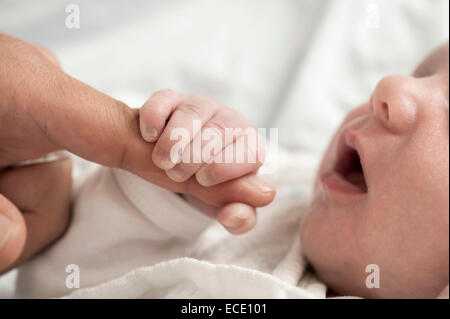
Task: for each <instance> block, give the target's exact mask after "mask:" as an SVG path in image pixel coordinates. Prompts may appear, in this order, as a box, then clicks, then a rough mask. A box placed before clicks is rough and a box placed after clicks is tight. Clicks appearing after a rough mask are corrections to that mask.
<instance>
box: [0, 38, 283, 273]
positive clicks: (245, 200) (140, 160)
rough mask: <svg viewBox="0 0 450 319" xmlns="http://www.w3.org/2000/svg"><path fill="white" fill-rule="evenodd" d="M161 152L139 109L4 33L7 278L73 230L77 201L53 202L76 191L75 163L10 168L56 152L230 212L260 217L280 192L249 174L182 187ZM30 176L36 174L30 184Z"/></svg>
mask: <svg viewBox="0 0 450 319" xmlns="http://www.w3.org/2000/svg"><path fill="white" fill-rule="evenodd" d="M154 147H155V145H154V144H153V143H148V142H146V141H145V140H144V139H143V138H142V136H141V133H140V128H139V111H137V110H133V109H131V108H129V107H128V106H127V105H125V104H124V103H122V102H120V101H117V100H115V99H113V98H111V97H109V96H107V95H105V94H103V93H101V92H99V91H97V90H95V89H93V88H92V87H90V86H88V85H86V84H84V83H82V82H80V81H78V80H76V79H74V78H72V77H70V76H69V75H67V74H66V73H64V72H63V71H62V70H61V68H60V66H59V64H58V62H57V60H56V59H55V58H54V57H53V55H52V54H51V53H49V52H48V51H46V50H44V49H42V48H39V47H36V46H33V45H30V44H28V43H25V42H23V41H20V40H18V39H15V38H13V37H10V36H8V35H5V34H0V185H1V188H0V273H2V272H4V271H6V270H7V269H10V268H11V267H12V266H14V265H17V264H18V263H19V262H22V261H24V260H25V259H26V258H29V257H30V256H32V255H33V254H35V253H36V252H38V251H39V250H40V249H42V248H44V247H45V246H47V245H48V244H50V243H51V242H52V241H53V240H55V239H57V238H58V237H59V236H61V234H62V233H63V231H64V229H65V228H66V227H67V223H68V221H69V217H70V209H69V208H70V201H68V200H64V201H63V203H59V204H58V205H55V206H52V205H51V203H52V202H55V201H56V202H58V201H59V198H60V199H61V200H62V199H65V198H66V197H65V196H66V195H67V194H68V193H70V187H71V186H70V183H69V182H68V181H69V180H70V178H69V177H70V169H69V167H70V163H68V162H62V163H51V164H47V165H34V166H33V167H29V168H22V169H18V168H15V169H12V168H11V165H12V164H15V163H18V162H21V161H24V160H30V159H35V158H39V157H41V156H43V155H45V154H47V153H49V152H52V151H55V150H60V149H66V150H68V151H70V152H72V153H74V154H76V155H78V156H81V157H83V158H85V159H87V160H90V161H93V162H96V163H99V164H102V165H105V166H109V167H115V168H122V169H126V170H128V171H130V172H132V173H134V174H136V175H138V176H140V177H142V178H144V179H146V180H148V181H149V182H152V183H154V184H156V185H159V186H161V187H164V188H166V189H169V190H171V191H174V192H178V193H183V194H188V195H191V196H193V197H196V198H198V199H200V200H201V201H203V202H205V203H207V204H209V205H212V206H215V207H217V208H218V210H219V212H220V211H222V210H223V213H222V214H225V215H227V214H231V213H232V212H233V210H230V209H229V207H230V204H232V203H236V204H237V205H240V207H245V209H246V210H247V212H249V211H251V213H252V215H251V218H254V217H255V216H254V214H255V208H256V207H260V206H265V205H267V204H268V203H270V202H271V201H272V200H273V198H274V196H275V190H274V188H273V187H272V186H271V185H268V184H267V183H266V182H264V181H263V180H262V179H261V178H259V177H257V176H256V175H255V174H252V173H251V171H250V170H249V171H248V173H249V174H242V177H240V178H237V179H233V180H230V181H227V182H224V183H221V184H218V185H214V186H211V187H204V186H202V185H200V184H199V183H198V182H197V180H196V179H195V177H191V178H189V179H187V180H186V181H184V182H175V181H173V180H172V179H170V178H169V177H167V175H166V173H165V172H164V170H161V169H160V168H159V167H157V166H156V165H155V164H154V163H153V161H152V153H153V149H154ZM24 175H29V182H28V183H25V182H24V181H26V180H27V178H26V176H24ZM55 179H60V180H57V181H55ZM20 181H21V183H22V184H19V182H20ZM19 185H21V186H24V185H26V187H25V188H24V187H20V186H19ZM38 201H39V205H37V202H38ZM34 204H36V205H37V206H35V205H34ZM28 210H30V211H32V214H27V211H28ZM236 211H237V210H236ZM32 216H39V218H38V217H36V218H34V217H32ZM34 219H36V220H37V219H39V220H40V222H34V221H33V220H34ZM44 224H45V225H44ZM248 225H251V224H248ZM241 230H242V231H243V232H245V231H247V230H248V229H247V228H245V227H244V228H242V229H241Z"/></svg>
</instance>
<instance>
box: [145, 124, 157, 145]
mask: <svg viewBox="0 0 450 319" xmlns="http://www.w3.org/2000/svg"><path fill="white" fill-rule="evenodd" d="M141 134H142V138H143V139H144V140H145V141H147V142H154V141H156V140H157V138H158V130H157V129H156V128H154V127H150V128H146V127H145V126H141Z"/></svg>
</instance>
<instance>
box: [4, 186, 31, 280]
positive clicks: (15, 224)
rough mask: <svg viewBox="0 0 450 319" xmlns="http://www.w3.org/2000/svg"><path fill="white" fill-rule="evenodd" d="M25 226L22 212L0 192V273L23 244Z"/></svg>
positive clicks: (16, 255)
mask: <svg viewBox="0 0 450 319" xmlns="http://www.w3.org/2000/svg"><path fill="white" fill-rule="evenodd" d="M25 240H26V227H25V221H24V219H23V216H22V214H21V213H20V211H19V210H18V209H17V207H16V206H15V205H14V204H12V203H11V202H10V201H9V200H8V199H7V198H6V197H4V196H3V195H2V194H0V274H1V273H3V272H6V271H7V270H9V269H10V268H11V267H12V265H13V264H14V263H15V262H16V260H17V259H18V258H19V256H20V255H21V253H22V251H23V248H24V246H25Z"/></svg>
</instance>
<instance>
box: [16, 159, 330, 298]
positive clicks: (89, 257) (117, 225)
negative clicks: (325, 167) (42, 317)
mask: <svg viewBox="0 0 450 319" xmlns="http://www.w3.org/2000/svg"><path fill="white" fill-rule="evenodd" d="M280 159H281V162H280V167H279V170H278V171H277V172H275V173H274V174H273V175H271V176H266V177H267V178H269V179H272V181H273V182H274V183H275V184H277V185H278V186H279V189H280V194H279V196H278V197H277V199H276V200H275V202H274V203H272V204H270V205H269V206H268V207H267V208H264V209H261V210H260V212H259V222H258V224H257V226H256V227H255V229H254V230H252V231H251V232H249V233H248V234H245V235H242V236H233V235H230V234H229V233H227V232H226V231H225V230H224V229H223V228H222V226H221V225H219V224H218V223H217V222H214V221H213V220H212V219H210V218H208V217H206V216H205V215H203V214H201V213H200V212H198V211H196V210H195V209H194V208H193V207H191V206H190V205H189V204H188V203H187V202H186V201H185V200H184V199H183V198H182V197H180V196H178V195H176V194H174V193H171V192H169V191H166V190H163V189H161V188H159V187H156V186H154V185H152V184H150V183H148V182H145V181H144V180H142V179H140V178H139V177H137V176H134V175H132V174H130V173H128V172H126V171H123V170H113V169H109V168H96V169H95V170H93V172H92V173H91V175H90V176H89V177H88V178H87V179H86V180H85V181H84V183H83V184H82V185H81V186H80V187H79V189H78V194H77V195H76V196H75V200H74V213H73V218H72V221H71V225H70V228H69V230H68V231H67V233H66V235H65V236H64V237H63V238H62V239H60V240H59V241H58V242H57V243H56V244H54V245H53V246H52V247H50V248H49V249H48V250H46V251H45V252H44V253H42V254H41V255H39V256H38V257H36V258H34V259H33V260H32V261H30V262H28V263H27V264H26V265H24V266H23V267H21V269H20V271H19V277H18V278H19V279H18V290H17V297H26V298H29V297H33V298H36V297H39V298H42V297H61V296H63V295H67V294H69V293H71V292H72V290H71V289H69V288H67V287H66V278H67V276H68V275H69V274H68V273H66V267H67V265H70V264H76V265H77V266H78V267H79V269H80V286H81V288H85V289H80V290H77V291H75V292H74V293H73V294H72V296H71V297H88V298H89V297H90V298H102V297H111V298H118V297H121V298H138V297H146V298H231V297H234V298H324V297H325V292H326V289H325V286H324V285H323V284H321V283H320V282H318V281H317V280H315V279H314V278H313V277H312V276H311V275H310V274H306V275H305V270H306V269H305V268H306V262H305V260H304V258H303V256H302V250H301V245H300V241H299V233H298V229H299V220H300V218H301V215H302V213H303V212H304V211H305V208H306V207H307V205H308V201H309V198H310V196H309V195H310V190H311V185H312V176H313V174H314V171H315V163H317V161H315V160H313V159H312V158H308V157H306V156H303V155H298V156H294V155H289V156H288V157H286V156H281V157H280Z"/></svg>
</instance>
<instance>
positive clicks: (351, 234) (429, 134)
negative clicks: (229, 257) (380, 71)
mask: <svg viewBox="0 0 450 319" xmlns="http://www.w3.org/2000/svg"><path fill="white" fill-rule="evenodd" d="M448 67H449V65H448V43H447V44H445V45H443V46H441V47H440V48H438V49H437V50H435V51H434V52H433V53H432V54H431V55H430V56H429V57H428V58H426V59H425V60H424V62H422V63H421V65H420V66H419V67H418V68H417V69H416V71H415V72H414V74H413V75H412V76H402V75H391V76H387V77H385V78H383V79H382V80H381V81H380V82H379V83H378V85H377V87H376V89H375V90H374V92H373V94H372V96H371V98H370V101H369V102H367V103H365V104H363V105H361V106H359V107H358V108H356V109H355V110H353V111H352V112H350V114H348V116H347V118H346V119H345V120H344V122H343V123H342V125H341V127H340V128H339V129H338V132H337V133H336V136H335V137H334V138H333V140H332V141H331V143H330V145H329V148H328V150H327V151H326V153H325V155H324V157H323V160H322V164H321V166H320V169H319V172H318V178H317V182H316V187H315V196H314V201H313V203H312V205H311V206H310V208H309V211H308V212H307V214H306V216H305V218H304V219H303V221H302V224H301V229H300V234H301V235H300V236H301V240H302V243H303V249H304V252H305V254H306V257H307V258H308V260H309V261H310V263H311V264H312V266H313V268H314V270H315V271H316V273H317V274H318V276H319V277H320V278H321V279H322V280H323V281H324V282H326V283H327V284H328V285H329V287H330V288H331V289H332V290H333V291H334V292H336V293H338V294H341V295H357V296H362V297H371V298H433V297H436V296H438V295H439V293H440V292H441V291H442V290H443V289H444V288H445V287H446V286H447V285H448V280H449V279H448V269H449V213H448V212H449V197H448V194H449V108H448V90H449V83H448V76H449V74H448ZM345 132H347V133H345ZM342 134H348V136H352V141H353V142H354V143H355V144H356V145H357V146H358V148H359V153H360V157H361V161H362V162H363V170H364V174H365V179H366V183H367V187H368V191H367V193H362V194H356V195H355V194H353V195H351V194H348V193H345V194H343V193H340V192H337V191H336V190H333V189H332V188H330V187H329V186H328V185H327V184H324V183H323V182H322V179H321V177H323V176H324V175H323V174H324V173H325V172H327V171H329V170H330V169H331V168H332V167H333V166H334V165H335V163H336V161H337V159H336V158H337V145H338V142H339V138H340V137H341V136H343V135H342ZM369 264H376V265H378V266H379V269H380V288H373V289H368V288H367V287H366V285H365V280H366V277H367V276H368V275H369V273H366V272H365V270H366V266H367V265H369ZM443 294H444V295H445V294H446V295H447V298H448V288H447V290H444V292H443Z"/></svg>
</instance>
